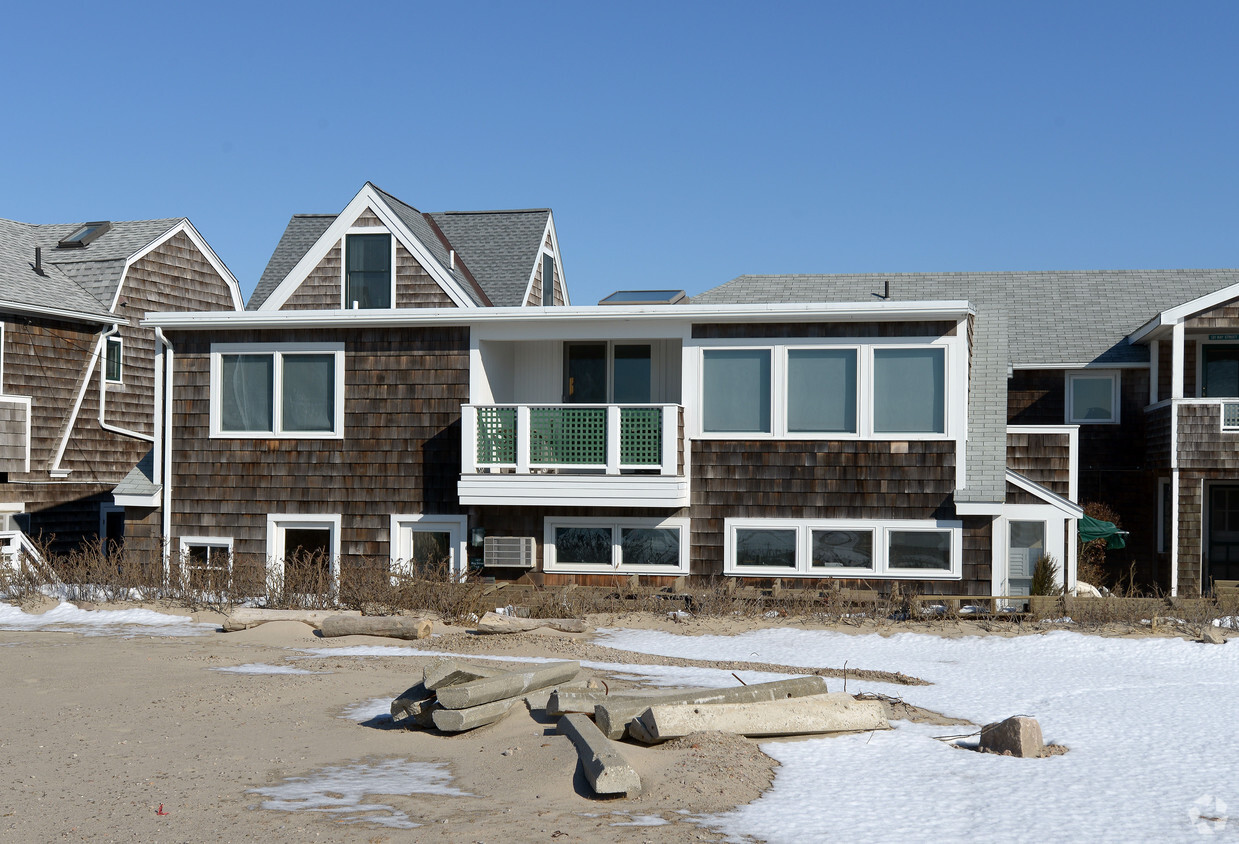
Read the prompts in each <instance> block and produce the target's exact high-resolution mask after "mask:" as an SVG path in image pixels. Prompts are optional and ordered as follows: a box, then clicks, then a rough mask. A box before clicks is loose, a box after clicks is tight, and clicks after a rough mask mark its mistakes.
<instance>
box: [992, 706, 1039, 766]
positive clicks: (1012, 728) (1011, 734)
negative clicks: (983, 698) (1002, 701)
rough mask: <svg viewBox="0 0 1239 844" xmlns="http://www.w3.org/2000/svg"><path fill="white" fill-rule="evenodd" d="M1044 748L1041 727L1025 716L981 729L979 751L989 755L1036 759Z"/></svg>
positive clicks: (1015, 717) (1018, 716)
mask: <svg viewBox="0 0 1239 844" xmlns="http://www.w3.org/2000/svg"><path fill="white" fill-rule="evenodd" d="M1044 747H1045V743H1044V742H1043V741H1042V739H1041V725H1040V724H1039V723H1037V719H1036V718H1029V717H1028V716H1027V715H1013V716H1012V717H1010V718H1008V719H1007V720H1005V721H998V722H997V723H994V724H986V725H985V726H984V727H982V728H981V749H982V750H988V751H990V752H991V753H1001V754H1003V755H1004V756H1005V755H1011V756H1030V757H1036V756H1040V755H1041V754H1042V748H1044Z"/></svg>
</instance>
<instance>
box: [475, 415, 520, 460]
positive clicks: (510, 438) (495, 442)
mask: <svg viewBox="0 0 1239 844" xmlns="http://www.w3.org/2000/svg"><path fill="white" fill-rule="evenodd" d="M515 462H516V408H515V407H479V408H478V450H477V463H478V465H479V466H485V465H490V464H495V463H515Z"/></svg>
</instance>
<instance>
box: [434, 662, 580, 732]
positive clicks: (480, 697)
mask: <svg viewBox="0 0 1239 844" xmlns="http://www.w3.org/2000/svg"><path fill="white" fill-rule="evenodd" d="M580 671H581V664H580V663H579V662H575V661H572V662H553V663H551V664H550V665H545V666H542V667H540V668H536V669H533V670H531V671H514V672H511V673H506V674H496V675H495V676H493V677H484V678H482V679H480V680H470V681H469V682H467V683H460V684H457V685H454V686H441V687H439V689H438V695H439V703H441V704H443V707H444V708H445V709H467V708H469V707H472V706H480V705H481V704H483V703H490V702H491V701H495V700H502V699H504V698H515V697H519V696H521V695H523V694H525V693H526V692H530V691H533V690H534V689H542V688H546V687H547V686H554V685H556V684H558V683H568V682H571V681H572V680H573V679H575V678H576V675H577V674H578V673H580ZM436 723H437V722H436Z"/></svg>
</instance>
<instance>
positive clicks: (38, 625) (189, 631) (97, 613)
mask: <svg viewBox="0 0 1239 844" xmlns="http://www.w3.org/2000/svg"><path fill="white" fill-rule="evenodd" d="M216 629H218V628H217V625H214V624H201V623H198V622H195V621H193V620H192V619H190V618H187V617H185V616H181V615H169V614H167V613H161V612H155V611H153V610H140V609H134V610H83V609H78V608H77V607H75V606H74V605H73V604H70V603H61V604H59V605H58V606H56V607H53V608H52V609H50V610H48V611H47V612H45V613H39V614H35V613H28V612H23V611H22V610H21V609H20V608H19V607H15V606H13V605H12V604H5V603H0V630H37V631H52V632H71V633H81V634H82V635H83V636H122V637H125V638H133V637H134V636H205V635H206V634H208V633H211V632H212V631H214V630H216Z"/></svg>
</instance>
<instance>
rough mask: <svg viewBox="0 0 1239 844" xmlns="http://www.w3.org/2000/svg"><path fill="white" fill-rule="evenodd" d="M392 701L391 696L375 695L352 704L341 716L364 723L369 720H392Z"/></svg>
mask: <svg viewBox="0 0 1239 844" xmlns="http://www.w3.org/2000/svg"><path fill="white" fill-rule="evenodd" d="M391 701H392V699H391V698H389V697H374V698H370V700H364V701H362V702H361V703H354V704H353V705H352V706H350V707H348V708H347V709H345V710H344V711H343V712H341V713H340V717H341V718H346V719H348V720H349V721H356V722H358V723H360V724H364V723H366V722H367V721H372V722H376V723H377V722H379V721H390V720H391Z"/></svg>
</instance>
